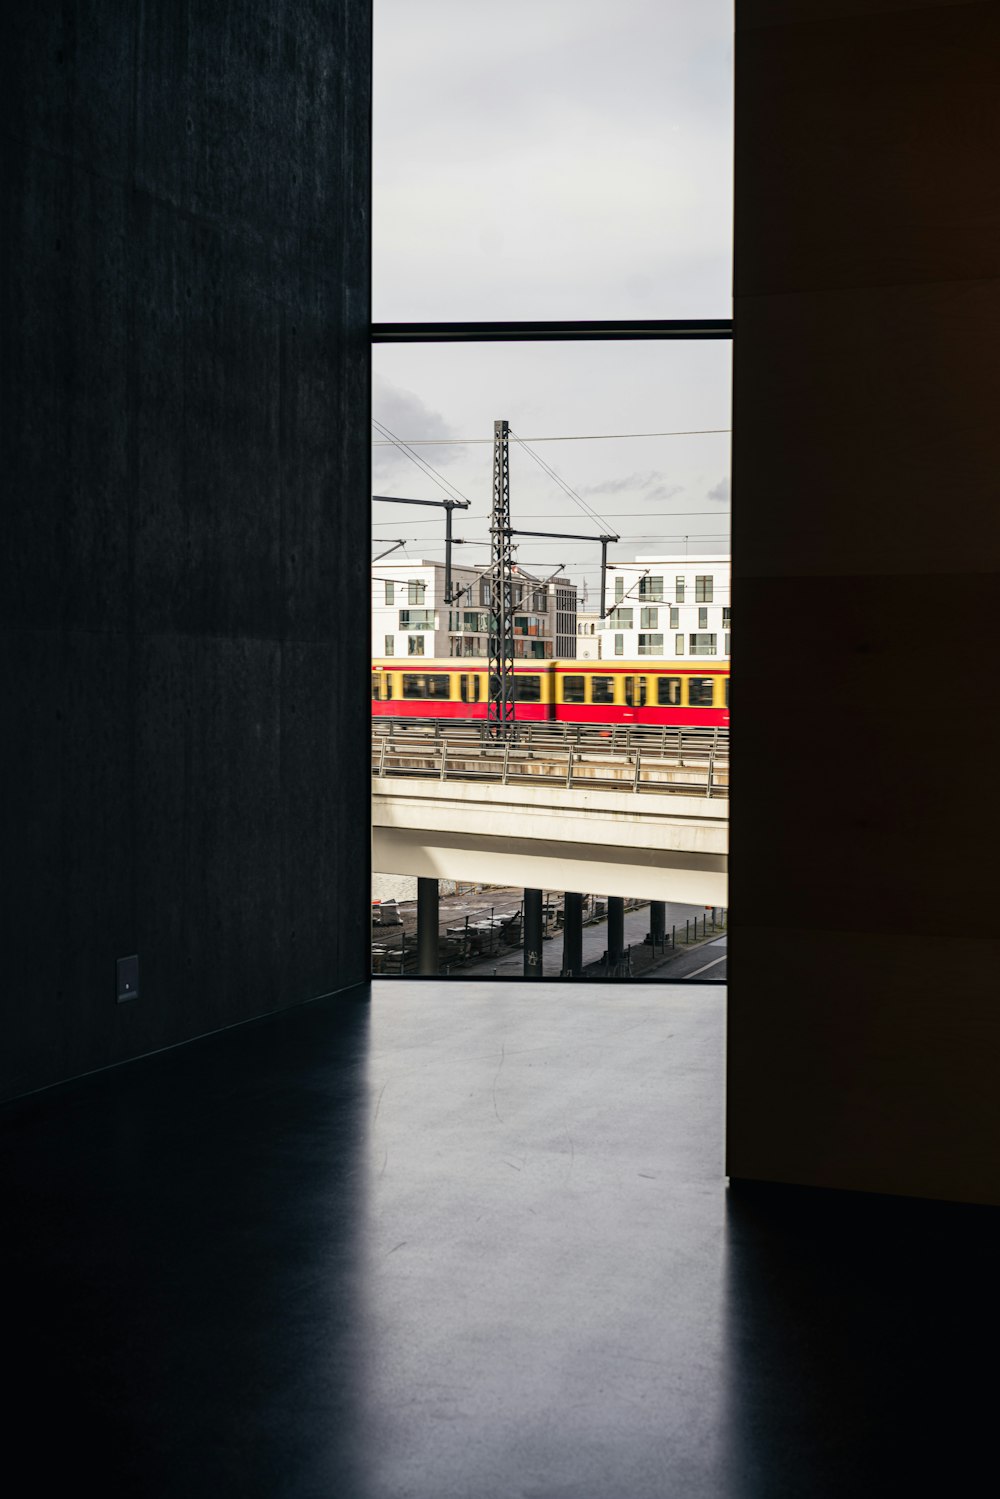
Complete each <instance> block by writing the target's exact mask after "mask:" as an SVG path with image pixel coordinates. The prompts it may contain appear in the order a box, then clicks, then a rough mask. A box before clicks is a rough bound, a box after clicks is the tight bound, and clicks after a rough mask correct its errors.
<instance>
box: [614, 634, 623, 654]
mask: <svg viewBox="0 0 1000 1499" xmlns="http://www.w3.org/2000/svg"><path fill="white" fill-rule="evenodd" d="M624 654H625V636H624V635H616V636H615V655H616V656H624Z"/></svg>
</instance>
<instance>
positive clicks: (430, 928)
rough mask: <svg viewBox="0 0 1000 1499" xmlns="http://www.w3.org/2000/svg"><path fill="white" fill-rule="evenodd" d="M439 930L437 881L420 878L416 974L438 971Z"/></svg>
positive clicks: (418, 888)
mask: <svg viewBox="0 0 1000 1499" xmlns="http://www.w3.org/2000/svg"><path fill="white" fill-rule="evenodd" d="M439 930H440V916H439V912H438V882H437V880H430V879H424V878H423V877H422V876H421V877H420V878H418V880H417V972H418V973H437V971H438V963H439V957H438V933H439Z"/></svg>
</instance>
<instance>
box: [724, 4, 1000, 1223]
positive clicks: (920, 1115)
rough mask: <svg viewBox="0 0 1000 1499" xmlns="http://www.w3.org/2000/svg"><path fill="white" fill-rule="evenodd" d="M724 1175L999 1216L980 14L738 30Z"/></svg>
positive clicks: (995, 756) (891, 16)
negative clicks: (953, 1203) (988, 1206)
mask: <svg viewBox="0 0 1000 1499" xmlns="http://www.w3.org/2000/svg"><path fill="white" fill-rule="evenodd" d="M737 21H738V34H737V103H736V151H737V158H736V159H737V168H736V314H735V316H736V343H735V417H734V421H735V440H734V441H735V446H734V495H735V503H734V523H735V524H734V543H733V551H734V558H735V576H734V584H733V592H734V595H735V604H736V617H737V625H736V636H735V639H736V648H735V656H734V662H733V668H734V678H735V682H736V687H735V695H736V703H735V712H734V716H733V725H734V727H733V753H734V784H733V800H732V808H733V826H732V897H731V905H732V926H731V938H730V947H731V967H730V974H731V1014H730V1064H729V1065H730V1093H729V1170H730V1172H731V1173H732V1174H733V1175H734V1176H737V1177H745V1178H759V1179H766V1180H772V1181H781V1182H803V1183H809V1184H814V1185H819V1186H831V1187H846V1188H860V1189H866V1190H876V1191H886V1192H893V1193H905V1194H914V1195H918V1196H928V1197H938V1198H953V1199H961V1200H970V1201H984V1202H986V1201H992V1202H996V1201H998V1200H1000V1173H998V1171H997V1165H996V1163H997V1160H998V1158H1000V1088H998V1087H997V1058H998V1052H1000V1006H998V1003H997V995H998V992H1000V983H998V976H997V975H998V971H1000V914H998V905H997V901H996V900H995V898H994V894H995V891H996V847H997V841H998V838H1000V776H998V767H1000V710H998V698H997V690H996V682H995V677H996V645H997V618H998V612H997V600H998V598H1000V505H998V503H997V474H998V469H1000V465H998V451H997V450H998V432H1000V421H998V417H997V399H998V391H1000V174H998V171H997V162H998V159H1000V6H998V5H996V4H941V3H938V4H934V3H925V4H920V5H909V6H904V5H902V4H900V3H892V0H881V3H880V0H869V3H866V4H864V5H861V4H852V3H848V0H825V3H824V0H797V3H793V0H739V3H738V5H737Z"/></svg>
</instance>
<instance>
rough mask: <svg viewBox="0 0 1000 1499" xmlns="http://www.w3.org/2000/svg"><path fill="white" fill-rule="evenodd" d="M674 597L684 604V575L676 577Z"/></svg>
mask: <svg viewBox="0 0 1000 1499" xmlns="http://www.w3.org/2000/svg"><path fill="white" fill-rule="evenodd" d="M674 598H675V599H676V600H677V602H678V604H683V602H684V579H683V578H682V577H676V578H675V579H674Z"/></svg>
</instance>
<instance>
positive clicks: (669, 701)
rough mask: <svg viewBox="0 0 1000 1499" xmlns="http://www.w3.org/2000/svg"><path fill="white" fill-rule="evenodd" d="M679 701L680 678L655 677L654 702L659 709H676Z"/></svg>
mask: <svg viewBox="0 0 1000 1499" xmlns="http://www.w3.org/2000/svg"><path fill="white" fill-rule="evenodd" d="M680 700H681V679H680V677H657V679H656V701H657V703H658V704H659V705H660V707H661V708H667V707H669V708H676V707H677V705H678V704H679V703H680Z"/></svg>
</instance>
